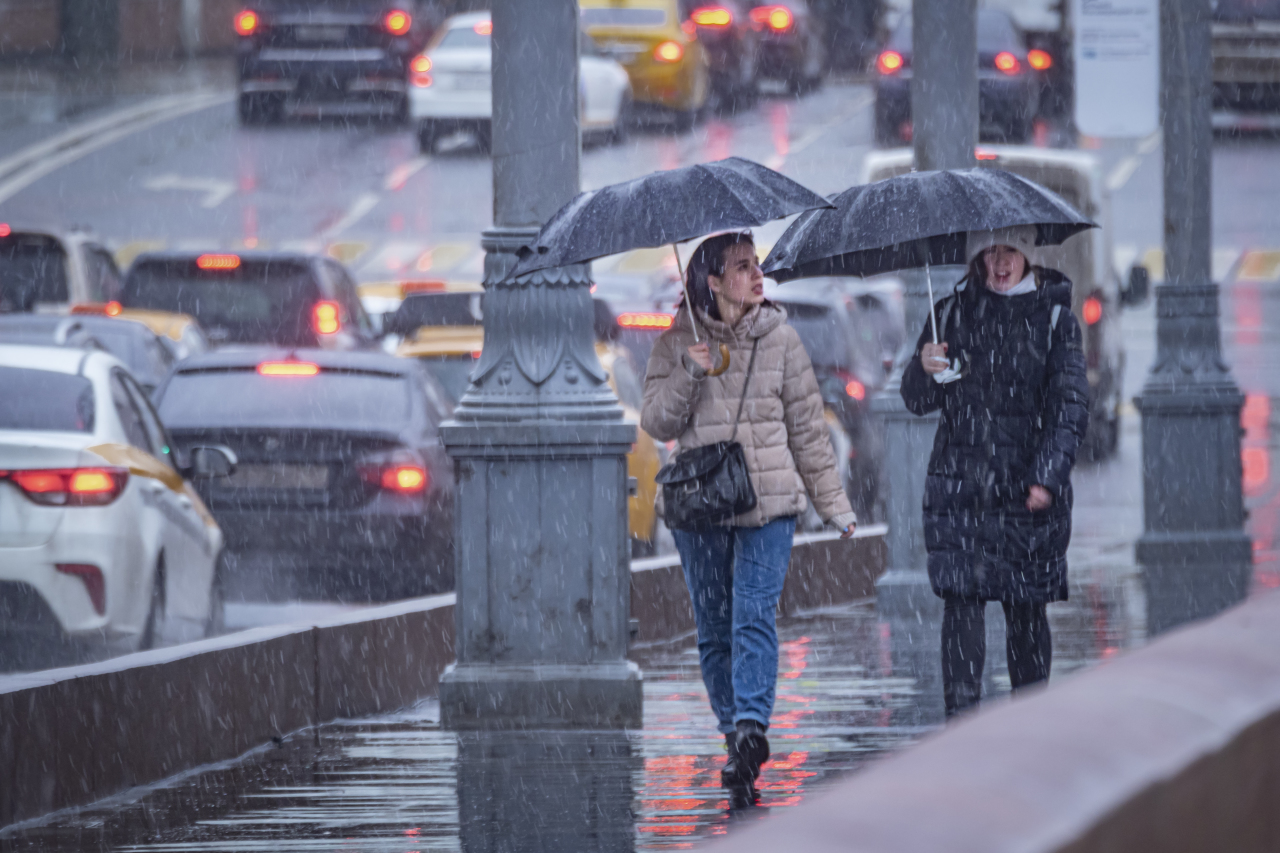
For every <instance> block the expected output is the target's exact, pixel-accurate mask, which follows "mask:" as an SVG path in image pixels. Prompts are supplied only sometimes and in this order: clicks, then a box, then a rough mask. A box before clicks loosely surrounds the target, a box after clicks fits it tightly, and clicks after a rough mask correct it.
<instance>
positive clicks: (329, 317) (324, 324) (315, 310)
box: [311, 300, 342, 335]
mask: <svg viewBox="0 0 1280 853" xmlns="http://www.w3.org/2000/svg"><path fill="white" fill-rule="evenodd" d="M341 317H342V315H341V312H340V311H339V310H338V303H336V302H329V301H327V300H325V301H322V302H317V303H316V304H315V305H314V306H313V307H312V309H311V326H312V328H314V329H315V330H316V334H317V335H332V334H334V333H335V332H337V331H338V330H339V329H341V328H342V319H341Z"/></svg>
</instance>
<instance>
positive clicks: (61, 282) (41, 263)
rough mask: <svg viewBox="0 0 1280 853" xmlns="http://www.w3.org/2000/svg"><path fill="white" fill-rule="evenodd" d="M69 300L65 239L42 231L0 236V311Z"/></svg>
mask: <svg viewBox="0 0 1280 853" xmlns="http://www.w3.org/2000/svg"><path fill="white" fill-rule="evenodd" d="M69 300H70V296H69V295H68V292H67V253H66V252H65V251H63V249H62V244H61V243H59V242H58V241H57V240H55V239H54V238H53V237H46V236H44V235H41V234H11V235H9V236H8V237H0V314H3V313H5V312H10V311H34V310H35V308H36V306H37V305H41V304H57V303H63V302H67V301H69Z"/></svg>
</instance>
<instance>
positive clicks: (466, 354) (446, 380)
mask: <svg viewBox="0 0 1280 853" xmlns="http://www.w3.org/2000/svg"><path fill="white" fill-rule="evenodd" d="M483 346H484V327H483V326H481V325H479V324H476V325H441V326H435V325H427V326H420V327H419V328H418V329H417V330H416V331H414V332H412V333H410V334H408V335H406V336H405V338H404V340H403V341H401V342H400V345H399V346H398V348H397V349H396V355H399V356H401V357H403V358H416V359H419V360H420V361H421V362H422V363H423V365H424V366H425V367H426V368H427V370H428V371H429V372H430V373H431V375H432V376H434V377H435V378H436V380H437V381H438V382H439V383H440V384H441V385H442V386H443V387H444V389H445V391H447V392H448V393H449V395H450V396H451V397H453V399H454V400H458V399H460V398H461V397H462V395H463V393H465V392H466V390H467V385H468V384H469V382H470V376H471V371H472V369H473V368H474V367H475V363H476V360H477V359H479V358H480V350H481V348H482V347H483ZM596 355H597V356H598V357H599V359H600V365H601V366H602V367H603V368H604V369H605V370H606V371H607V372H608V374H609V387H610V388H612V389H613V392H614V393H615V394H617V395H618V399H619V401H620V402H621V404H622V411H623V416H624V417H625V418H626V419H627V420H629V421H633V422H635V423H639V422H640V407H641V404H642V395H643V391H642V386H641V382H640V379H639V377H638V376H637V375H636V372H635V369H634V368H633V367H632V366H631V359H630V356H629V355H628V354H627V352H626V350H624V349H623V348H622V347H620V346H617V345H615V344H610V343H605V342H603V341H597V342H596ZM661 467H662V459H661V457H660V456H659V455H658V445H657V444H656V443H655V442H654V440H653V439H652V438H651V437H650V436H649V435H648V433H646V432H645V431H644V430H642V429H638V428H637V431H636V443H635V444H633V445H632V446H631V452H630V453H628V454H627V476H628V477H633V478H634V480H635V494H633V495H632V496H631V497H630V498H628V499H627V518H628V528H629V531H630V536H631V553H632V556H635V557H647V556H650V555H652V554H653V553H654V550H655V548H656V546H657V525H658V514H657V510H656V508H655V501H656V500H657V497H658V485H657V483H656V482H655V480H654V478H655V477H656V476H657V475H658V469H659V468H661Z"/></svg>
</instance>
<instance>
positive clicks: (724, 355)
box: [707, 344, 729, 376]
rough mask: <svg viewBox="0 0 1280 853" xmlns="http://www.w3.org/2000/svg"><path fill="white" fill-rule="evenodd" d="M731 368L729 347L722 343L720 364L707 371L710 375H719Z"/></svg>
mask: <svg viewBox="0 0 1280 853" xmlns="http://www.w3.org/2000/svg"><path fill="white" fill-rule="evenodd" d="M728 369H729V348H728V347H727V346H725V345H724V344H721V345H720V366H719V367H713V368H711V369H710V370H708V371H707V375H708V376H719V375H720V374H721V373H724V372H725V371H726V370H728Z"/></svg>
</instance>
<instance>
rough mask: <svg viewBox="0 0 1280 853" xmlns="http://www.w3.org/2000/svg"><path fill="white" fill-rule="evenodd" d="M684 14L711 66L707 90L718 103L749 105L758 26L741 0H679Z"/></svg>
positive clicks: (753, 93)
mask: <svg viewBox="0 0 1280 853" xmlns="http://www.w3.org/2000/svg"><path fill="white" fill-rule="evenodd" d="M681 7H682V11H684V18H685V20H686V21H687V22H688V23H689V24H692V25H693V27H694V28H695V29H694V32H696V33H697V34H698V41H700V42H702V49H703V50H704V51H706V54H707V62H708V63H709V64H710V67H711V90H712V91H713V92H714V93H715V95H716V97H717V98H718V99H719V101H720V105H721V106H722V107H727V108H729V109H736V108H738V107H749V106H751V104H752V103H754V102H755V98H756V94H757V84H756V73H757V72H756V69H757V66H758V64H759V61H760V60H759V56H760V28H759V27H758V26H756V25H755V22H754V21H752V20H751V17H750V15H749V14H748V7H747V5H746V3H745V2H742V0H709V1H708V2H701V0H699V2H691V0H682V2H681Z"/></svg>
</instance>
